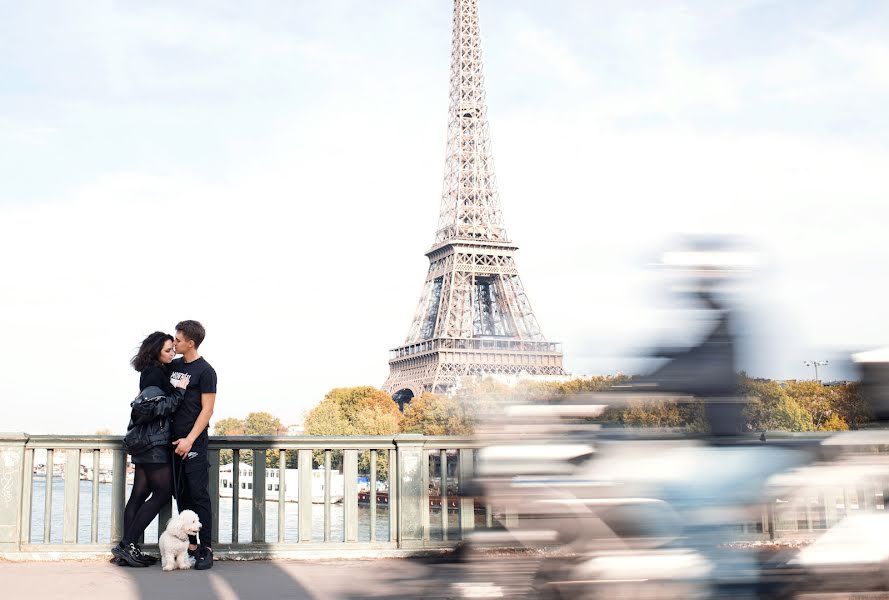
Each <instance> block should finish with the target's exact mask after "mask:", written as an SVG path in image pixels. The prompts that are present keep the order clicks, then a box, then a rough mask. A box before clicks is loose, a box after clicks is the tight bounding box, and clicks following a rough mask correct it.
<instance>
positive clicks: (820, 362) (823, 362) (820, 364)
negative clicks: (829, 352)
mask: <svg viewBox="0 0 889 600" xmlns="http://www.w3.org/2000/svg"><path fill="white" fill-rule="evenodd" d="M828 362H829V361H826V360H804V361H803V364H804V365H806V366H807V367H815V381H820V379H818V367H823V366H825V365H827V363H828Z"/></svg>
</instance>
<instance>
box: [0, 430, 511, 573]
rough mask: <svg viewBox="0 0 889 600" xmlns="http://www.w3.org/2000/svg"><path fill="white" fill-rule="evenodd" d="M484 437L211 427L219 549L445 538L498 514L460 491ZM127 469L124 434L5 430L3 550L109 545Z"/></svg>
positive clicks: (388, 547)
mask: <svg viewBox="0 0 889 600" xmlns="http://www.w3.org/2000/svg"><path fill="white" fill-rule="evenodd" d="M477 448H478V443H477V442H476V441H474V440H473V439H471V438H454V437H438V438H432V437H424V436H421V435H397V436H379V437H252V436H251V437H215V436H214V437H211V438H210V453H209V454H210V456H209V459H210V465H211V466H210V492H211V494H210V496H211V502H212V505H213V513H212V514H213V532H214V533H213V547H214V550H216V551H217V552H218V553H219V554H218V555H222V556H224V555H232V556H237V557H251V556H275V555H286V554H291V553H301V552H305V551H311V552H315V553H317V554H319V555H324V554H325V553H329V554H331V555H333V554H336V553H340V554H342V553H343V551H346V555H350V554H349V552H352V553H353V554H351V555H360V554H361V553H362V552H364V553H366V554H373V555H380V554H381V553H382V554H385V552H386V551H393V553H403V552H404V551H416V550H424V549H430V550H431V549H439V548H445V547H448V546H449V545H451V544H453V543H454V542H455V541H456V540H459V539H461V538H462V537H464V536H465V535H466V534H467V532H468V531H470V530H472V529H474V528H475V527H476V526H479V527H486V526H497V522H498V521H499V520H500V519H501V516H500V515H498V514H496V513H494V512H492V511H491V509H490V508H488V507H481V506H478V507H477V506H476V505H475V501H474V500H473V499H472V498H468V497H466V496H463V495H460V494H459V492H460V490H461V489H463V488H464V487H465V485H466V483H467V481H468V479H469V478H470V477H471V475H472V472H473V463H474V460H475V452H476V450H477ZM59 456H62V457H63V458H62V459H61V460H60V459H59ZM282 466H283V469H282ZM127 471H128V462H127V454H126V451H125V449H124V447H123V444H122V441H121V439H120V437H118V436H38V435H34V436H29V435H26V434H0V558H2V557H4V556H6V557H19V558H21V557H22V556H32V557H35V558H41V557H47V556H50V555H52V556H70V557H87V556H91V555H97V554H107V552H108V550H109V548H110V545H111V544H113V543H116V542H117V541H118V540H119V539H120V538H121V537H122V535H123V512H124V506H125V503H126V500H127V496H128V494H127V492H128V489H129V486H128V477H127V475H128V473H127ZM235 498H238V500H237V501H235ZM171 511H172V505H167V506H165V507H164V508H163V510H162V511H161V514H160V516H159V518H158V519H157V526H156V527H152V528H150V529H149V530H148V531H146V535H145V540H144V541H145V542H146V544H145V547H146V548H148V549H152V548H153V545H154V542H155V541H156V539H157V537H158V536H159V534H160V532H161V530H162V527H164V526H165V524H166V522H167V520H168V519H169V517H170V515H171ZM245 530H246V531H245Z"/></svg>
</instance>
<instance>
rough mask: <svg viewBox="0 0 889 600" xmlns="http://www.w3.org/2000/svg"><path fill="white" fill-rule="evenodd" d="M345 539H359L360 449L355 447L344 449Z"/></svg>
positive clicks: (349, 540)
mask: <svg viewBox="0 0 889 600" xmlns="http://www.w3.org/2000/svg"><path fill="white" fill-rule="evenodd" d="M371 526H373V523H371ZM343 541H344V542H357V541H358V450H354V449H348V450H344V451H343Z"/></svg>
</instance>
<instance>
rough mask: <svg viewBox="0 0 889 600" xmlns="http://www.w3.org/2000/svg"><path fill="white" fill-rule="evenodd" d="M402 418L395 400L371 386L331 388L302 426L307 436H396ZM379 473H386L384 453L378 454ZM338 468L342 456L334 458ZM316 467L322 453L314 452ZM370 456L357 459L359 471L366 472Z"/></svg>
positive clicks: (335, 454) (336, 454)
mask: <svg viewBox="0 0 889 600" xmlns="http://www.w3.org/2000/svg"><path fill="white" fill-rule="evenodd" d="M401 420H402V414H401V411H400V410H398V405H397V404H396V403H395V401H394V400H392V398H391V397H390V396H389V394H387V393H386V392H383V391H381V390H378V389H377V388H375V387H371V386H358V387H349V388H334V389H332V390H330V391H329V392H328V393H327V395H325V396H324V399H323V400H322V401H321V402H319V403H318V405H317V406H316V407H315V408H313V409H312V410H311V411H309V413H308V414H307V415H306V418H305V421H304V425H305V431H306V434H308V435H318V436H348V435H395V434H397V433H399V432H400V431H401ZM378 454H379V455H378V457H377V464H378V469H379V471H381V472H382V471H383V470H386V467H387V460H386V456H385V453H378ZM333 459H334V463H335V464H336V465H337V466H338V465H340V464H341V461H342V453H341V452H336V453H334V456H333ZM315 460H316V462H318V463H319V464H320V463H321V462H322V460H323V452H322V451H320V450H318V451H316V452H315ZM369 463H370V455H369V453H368V452H363V453H362V454H361V456H360V458H359V468H362V469H364V470H366V469H367V468H368V465H369Z"/></svg>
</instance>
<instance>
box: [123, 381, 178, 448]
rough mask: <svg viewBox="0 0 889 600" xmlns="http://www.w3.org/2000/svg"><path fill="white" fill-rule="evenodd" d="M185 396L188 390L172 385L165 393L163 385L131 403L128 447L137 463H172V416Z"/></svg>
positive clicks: (126, 443) (149, 389)
mask: <svg viewBox="0 0 889 600" xmlns="http://www.w3.org/2000/svg"><path fill="white" fill-rule="evenodd" d="M165 387H166V386H165ZM170 390H172V391H170ZM184 396H185V390H183V389H180V388H172V386H170V387H169V388H168V389H167V390H166V391H165V390H164V389H163V388H161V387H159V386H156V385H149V386H148V387H146V388H145V389H143V390H142V391H141V392H140V393H139V395H138V396H136V399H135V400H133V401H132V402H131V403H130V407H131V409H132V410H131V411H130V424H129V425H128V426H127V434H126V436H125V437H124V444H125V445H126V447H127V452H128V453H129V454H131V455H132V457H133V463H136V464H138V463H165V462H170V454H171V451H172V448H171V446H170V443H171V442H172V441H173V436H172V431H171V416H172V415H173V413H174V412H176V409H178V408H179V404H180V403H181V402H182V398H183V397H184Z"/></svg>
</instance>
